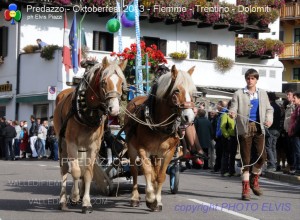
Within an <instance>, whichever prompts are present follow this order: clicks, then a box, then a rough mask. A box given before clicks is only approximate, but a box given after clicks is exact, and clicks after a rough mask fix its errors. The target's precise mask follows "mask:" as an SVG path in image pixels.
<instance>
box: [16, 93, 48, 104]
mask: <svg viewBox="0 0 300 220" xmlns="http://www.w3.org/2000/svg"><path fill="white" fill-rule="evenodd" d="M16 102H17V103H32V102H48V95H47V94H38V95H34V94H33V95H17V98H16Z"/></svg>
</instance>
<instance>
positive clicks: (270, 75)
mask: <svg viewBox="0 0 300 220" xmlns="http://www.w3.org/2000/svg"><path fill="white" fill-rule="evenodd" d="M61 54H62V51H61V50H57V51H56V52H55V54H54V59H53V60H50V61H48V60H44V59H42V58H41V57H40V52H36V53H31V54H22V55H21V62H20V79H19V81H20V85H19V86H20V91H19V94H17V98H19V99H20V98H24V97H28V96H45V94H47V88H48V86H49V85H52V86H56V87H57V88H58V91H61V90H62V89H65V88H67V85H66V83H65V82H66V77H67V76H66V75H67V74H66V73H65V70H64V67H63V65H62V61H61ZM109 54H110V53H109V52H103V51H102V52H100V51H99V52H98V51H90V52H89V56H91V57H96V58H97V59H98V60H99V61H101V60H102V59H103V57H104V56H108V57H110V56H109ZM167 60H168V66H171V65H172V64H176V66H177V67H178V69H182V70H188V69H189V68H191V67H192V66H196V68H195V72H194V74H193V79H194V82H195V84H196V85H197V86H198V87H208V86H214V87H229V88H240V87H243V86H244V84H245V79H244V75H243V73H245V71H246V70H247V69H249V68H255V69H257V70H258V71H259V73H260V86H261V88H264V89H266V90H269V91H276V92H280V91H281V87H282V85H281V84H282V67H281V66H273V65H271V66H270V65H259V64H250V63H238V62H236V63H235V64H234V66H233V67H232V69H230V70H229V71H228V72H226V73H220V72H218V71H217V70H216V69H215V62H214V61H212V60H195V59H186V60H183V61H177V60H173V59H171V58H167ZM4 65H5V64H4ZM28 79H31V80H28ZM33 85H34V86H33Z"/></svg>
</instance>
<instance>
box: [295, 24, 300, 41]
mask: <svg viewBox="0 0 300 220" xmlns="http://www.w3.org/2000/svg"><path fill="white" fill-rule="evenodd" d="M294 43H300V28H295V31H294Z"/></svg>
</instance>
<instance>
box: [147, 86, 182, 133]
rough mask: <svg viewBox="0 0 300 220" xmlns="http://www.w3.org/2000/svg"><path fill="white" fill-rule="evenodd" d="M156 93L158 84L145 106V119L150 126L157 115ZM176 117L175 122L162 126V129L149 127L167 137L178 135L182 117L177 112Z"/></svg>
mask: <svg viewBox="0 0 300 220" xmlns="http://www.w3.org/2000/svg"><path fill="white" fill-rule="evenodd" d="M156 91H157V84H154V85H153V87H152V90H151V93H150V95H149V96H148V99H147V101H146V102H145V106H144V117H145V120H146V122H147V123H148V124H150V123H152V124H154V122H153V115H154V114H155V109H154V107H155V106H156ZM169 92H170V91H169ZM175 116H176V118H175V119H174V122H173V123H171V124H169V125H166V126H162V127H153V126H151V125H148V126H149V128H150V129H151V130H154V131H158V132H162V133H165V134H167V135H172V134H176V131H177V128H178V126H179V124H180V122H178V121H180V117H179V116H178V114H177V112H176V115H175Z"/></svg>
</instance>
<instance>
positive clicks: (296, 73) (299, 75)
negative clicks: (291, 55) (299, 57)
mask: <svg viewBox="0 0 300 220" xmlns="http://www.w3.org/2000/svg"><path fill="white" fill-rule="evenodd" d="M293 80H300V68H294V69H293Z"/></svg>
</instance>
